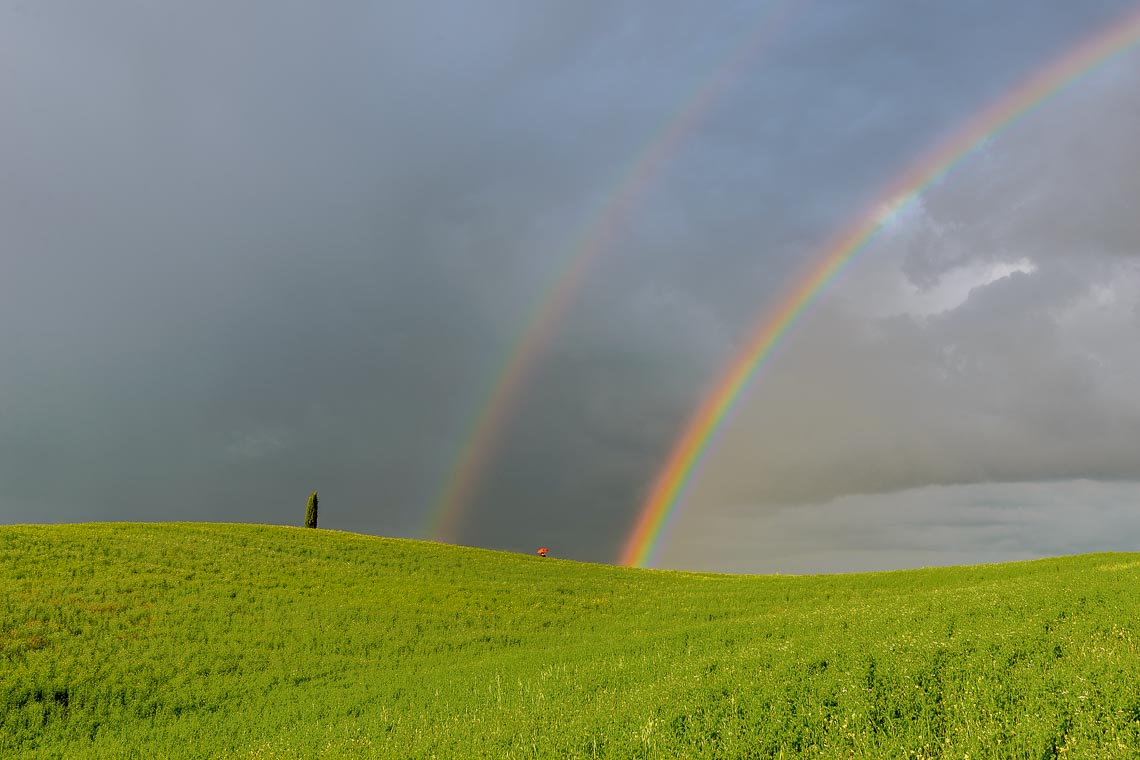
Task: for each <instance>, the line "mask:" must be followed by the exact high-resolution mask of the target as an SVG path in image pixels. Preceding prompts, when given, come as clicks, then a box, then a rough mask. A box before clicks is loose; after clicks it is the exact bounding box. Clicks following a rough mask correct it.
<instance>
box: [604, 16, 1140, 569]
mask: <svg viewBox="0 0 1140 760" xmlns="http://www.w3.org/2000/svg"><path fill="white" fill-rule="evenodd" d="M1137 42H1140V9H1137V10H1134V11H1132V12H1130V13H1128V14H1126V15H1125V16H1123V17H1122V18H1120V19H1118V20H1117V21H1116V22H1114V23H1113V24H1111V25H1110V26H1109V27H1108V28H1107V29H1105V30H1103V31H1101V32H1099V33H1097V34H1094V35H1093V36H1091V37H1089V38H1087V39H1086V40H1085V41H1084V42H1081V43H1079V44H1078V45H1077V46H1076V47H1074V48H1072V49H1070V50H1069V51H1068V52H1066V53H1065V54H1063V55H1062V56H1060V57H1059V58H1057V59H1055V60H1053V61H1052V62H1051V63H1049V64H1048V65H1047V66H1046V67H1045V68H1044V69H1041V70H1040V71H1039V72H1038V73H1036V74H1035V75H1033V76H1031V77H1030V78H1029V79H1028V80H1026V81H1024V82H1023V83H1021V84H1020V85H1019V86H1017V87H1014V88H1013V89H1012V90H1010V91H1009V92H1008V93H1007V94H1006V95H1005V96H1003V97H1002V98H1000V99H998V100H997V101H995V102H994V103H992V104H991V105H990V106H989V107H988V108H986V109H984V110H983V111H982V112H980V113H979V114H978V115H977V116H975V117H974V118H972V119H971V120H970V121H968V122H967V123H966V124H965V125H964V126H963V127H962V128H961V129H960V130H958V132H957V133H956V134H955V136H954V137H952V138H951V139H949V140H947V141H946V142H945V143H943V144H941V146H939V147H937V148H936V149H935V150H933V151H932V152H930V153H928V154H926V155H925V156H924V157H923V158H921V159H920V160H918V161H916V162H915V163H914V164H912V165H911V166H910V167H909V168H908V169H907V170H906V171H905V172H904V173H903V174H902V175H901V176H899V177H898V179H896V180H895V181H894V182H892V183H891V184H890V185H889V186H888V188H887V191H886V192H885V193H882V194H881V195H880V196H879V200H878V201H877V202H876V203H874V204H873V205H872V206H871V207H870V208H869V209H868V210H867V211H865V212H864V213H863V214H861V215H860V216H858V217H856V219H855V220H854V222H853V223H852V224H851V225H850V226H848V227H847V228H846V229H845V230H844V231H843V232H842V233H841V234H840V235H838V236H837V237H835V238H833V239H832V240H831V241H830V243H829V244H828V245H826V246H825V247H824V249H823V251H822V253H821V254H820V255H818V256H817V257H814V258H813V261H817V262H818V263H817V264H815V265H814V266H813V267H812V268H811V269H810V270H809V271H808V272H807V274H806V275H805V276H803V277H802V278H800V279H799V280H798V282H797V284H796V285H795V287H794V288H792V289H791V290H790V291H789V292H788V293H787V294H785V295H784V296H783V297H782V298H781V299H780V300H779V301H778V302H777V303H776V304H775V306H774V308H772V309H771V310H769V311H768V312H766V313H765V315H764V316H763V318H762V319H760V321H759V322H758V323H757V325H756V327H755V328H754V330H753V331H752V332H751V338H750V339H749V340H748V342H747V344H746V345H745V346H744V347H743V348H742V349H741V350H740V351H739V352H738V353H737V354H736V356H735V358H734V359H733V360H732V362H731V363H730V364H729V367H728V369H727V371H725V372H724V373H723V374H722V375H721V376H720V378H719V380H718V381H717V383H716V384H715V385H714V386H713V387H712V389H711V391H709V392H708V393H707V394H706V395H705V397H704V399H703V400H702V402H701V404H700V406H699V407H698V408H697V410H696V412H695V413H694V414H693V415H692V416H691V417H690V418H689V421H688V423H687V425H686V426H685V428H684V431H683V433H682V435H681V437H680V438H679V439H678V440H677V441H676V443H675V444H674V445H673V448H672V450H671V451H670V453H669V458H668V459H667V460H666V463H665V466H664V467H663V468H662V469H661V470H660V472H659V473H658V475H657V477H656V479H655V480H654V482H653V486H652V490H651V491H650V493H649V497H648V499H647V500H646V501H645V503H644V504H643V506H642V509H641V511H640V513H639V515H638V518H637V521H636V524H635V525H634V528H633V530H632V532H631V533H630V534H629V536H628V538H627V539H626V542H625V545H624V547H623V549H622V552H621V555H620V557H619V559H618V561H619V563H620V564H622V565H627V566H635V567H646V566H648V565H650V564H651V562H652V560H653V557H654V553H655V551H656V550H657V548H658V547H659V546H660V545H661V543H662V542H663V539H664V538H665V536H666V535H667V534H668V528H669V525H670V523H671V522H672V519H673V517H674V516H675V514H676V511H677V507H678V505H679V504H680V503H681V500H682V497H683V495H684V493H685V490H686V487H687V486H688V484H689V481H690V480H691V479H692V476H693V473H694V472H695V471H696V470H697V469H698V467H699V465H700V463H701V460H702V459H703V457H704V455H705V453H706V452H707V451H708V449H709V447H710V444H711V442H712V441H713V439H714V438H715V436H716V433H717V431H718V430H719V429H720V428H721V426H722V425H723V424H724V421H725V420H726V419H727V417H728V415H729V413H730V412H731V411H732V408H733V406H734V405H735V404H736V401H737V399H739V398H740V396H741V394H742V393H743V392H744V390H745V389H746V388H747V387H748V385H749V384H750V382H751V381H752V379H753V378H754V377H755V375H756V373H757V371H758V370H759V369H760V368H761V367H762V366H763V365H764V363H765V360H766V359H767V358H768V357H769V356H770V355H771V353H772V350H773V349H774V348H775V347H776V345H777V344H779V342H780V340H781V339H782V338H783V337H784V336H785V335H786V334H787V333H788V330H789V329H790V328H791V327H792V326H793V325H794V324H795V323H796V321H797V319H798V318H799V317H800V315H801V314H803V312H804V310H805V309H807V308H808V307H809V306H810V305H811V304H812V303H813V302H814V301H815V299H816V298H817V297H818V296H819V294H820V292H822V291H823V290H824V288H826V287H827V285H828V284H830V283H831V282H832V281H833V280H834V279H835V278H836V277H838V276H839V274H840V273H841V272H842V271H843V269H844V268H845V267H846V266H847V265H848V264H850V263H851V261H852V260H854V259H855V257H856V256H857V255H858V254H859V253H860V252H861V251H862V250H864V249H865V248H866V247H867V244H868V243H869V242H870V241H871V240H872V239H873V238H874V237H875V234H876V233H877V232H878V231H879V230H880V229H882V228H883V226H884V225H885V224H886V223H887V222H888V221H890V219H891V218H892V217H893V216H894V215H895V214H897V213H898V211H899V210H900V209H902V208H903V207H904V206H906V205H907V204H908V203H910V202H911V201H912V200H913V199H914V198H915V197H916V196H918V195H919V194H920V193H921V192H922V191H923V190H924V189H926V188H927V187H928V186H930V185H931V184H932V183H934V182H936V181H937V180H938V179H939V178H940V177H942V176H943V175H945V174H946V173H947V172H948V171H950V170H951V169H952V168H953V167H954V166H955V165H957V164H958V163H959V162H960V161H961V160H962V159H963V158H965V157H966V156H967V155H969V154H970V153H971V152H972V151H973V150H974V149H976V148H977V147H978V146H979V145H981V144H982V143H983V142H984V141H985V140H987V139H988V138H991V137H993V136H995V135H997V134H998V133H1000V132H1001V131H1002V130H1004V129H1006V128H1007V127H1009V126H1010V125H1011V124H1013V123H1014V122H1015V121H1017V120H1018V119H1019V118H1020V117H1022V116H1024V115H1025V114H1026V113H1028V112H1029V111H1030V110H1032V109H1034V108H1035V107H1037V106H1039V105H1041V104H1042V103H1043V102H1044V101H1045V100H1047V99H1048V98H1049V97H1050V96H1051V95H1054V94H1056V93H1057V92H1059V91H1060V90H1062V89H1064V88H1065V87H1066V86H1067V85H1069V84H1071V83H1072V82H1074V81H1075V80H1077V79H1079V78H1080V77H1081V76H1083V75H1084V74H1086V73H1088V72H1089V71H1091V70H1092V69H1094V68H1096V67H1097V66H1098V65H1100V64H1102V63H1104V62H1105V61H1107V60H1109V59H1110V58H1113V57H1114V56H1116V55H1119V54H1121V53H1123V52H1124V51H1126V50H1128V49H1130V48H1131V47H1133V46H1135V45H1136V44H1137Z"/></svg>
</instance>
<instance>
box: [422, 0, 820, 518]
mask: <svg viewBox="0 0 1140 760" xmlns="http://www.w3.org/2000/svg"><path fill="white" fill-rule="evenodd" d="M804 2H806V0H788V1H787V2H785V3H784V4H783V5H782V6H779V7H778V9H777V10H776V11H775V12H773V13H771V14H768V15H766V16H765V17H764V18H763V19H762V20H761V22H760V24H759V25H758V26H757V27H756V29H755V30H754V31H753V32H752V33H751V34H749V35H748V36H747V37H746V38H745V39H744V41H743V43H742V44H740V45H738V46H736V47H735V48H734V51H733V53H732V55H730V56H729V57H728V59H727V61H726V62H725V63H724V64H722V65H721V66H719V67H718V68H717V69H716V71H715V73H714V75H713V77H712V78H711V79H710V80H708V81H707V82H706V83H705V84H703V85H702V86H701V87H699V88H698V89H697V91H696V93H695V94H694V95H692V96H690V97H688V98H686V99H685V101H684V104H685V105H684V106H683V107H682V108H681V109H679V110H678V111H677V112H676V114H675V115H674V116H673V117H672V118H671V119H670V120H669V121H668V122H667V123H666V125H665V127H664V128H663V129H661V130H659V131H658V132H657V133H656V136H655V137H654V138H653V140H651V141H650V143H649V146H648V148H646V149H645V150H644V151H642V152H641V153H640V154H638V156H637V157H636V159H635V160H634V161H633V162H632V164H631V166H630V168H629V169H627V170H626V171H624V172H622V173H621V174H620V175H619V176H620V177H622V179H621V180H620V181H619V182H617V183H616V189H615V190H614V191H613V192H612V193H611V194H610V195H609V196H608V197H607V199H606V202H605V203H604V204H602V206H601V211H600V212H599V213H597V214H595V215H593V216H592V217H591V218H592V221H591V223H589V224H587V225H586V227H585V231H584V232H583V233H582V234H581V235H579V236H578V237H577V240H578V242H577V244H576V245H574V246H573V247H572V249H571V251H572V253H571V254H570V255H569V256H568V257H567V258H566V261H565V263H564V264H563V266H562V267H561V268H560V269H559V271H557V272H556V273H555V275H554V277H553V278H552V279H551V280H550V284H549V285H548V286H547V288H546V289H545V290H544V291H543V292H542V293H541V294H540V295H539V297H538V299H537V300H536V301H535V305H534V307H533V308H532V309H531V311H530V315H529V317H528V318H527V319H526V320H525V322H524V325H525V327H524V328H523V330H522V333H521V335H520V336H519V338H518V340H517V341H515V343H514V344H513V345H512V348H511V350H510V352H509V354H508V357H507V360H506V362H505V363H504V364H503V365H502V368H501V369H500V370H499V372H498V373H497V374H496V375H495V377H494V380H493V382H492V383H491V385H490V388H489V389H488V390H487V391H486V392H485V393H484V394H483V396H482V399H483V400H482V402H481V403H480V404H479V406H478V407H477V409H476V412H475V414H474V416H473V417H472V419H471V420H470V422H469V423H468V425H467V426H466V430H467V432H466V434H465V435H464V436H463V439H462V440H463V443H462V445H461V447H460V449H459V452H458V454H457V455H456V457H455V459H454V461H453V463H452V465H451V467H450V469H449V471H448V474H447V477H446V479H445V480H444V482H443V487H442V488H441V489H440V492H439V494H438V496H437V497H436V500H435V504H434V505H433V507H432V509H431V510H430V515H431V518H430V521H429V525H428V530H427V533H428V534H429V535H430V536H431V537H432V538H434V539H435V540H437V541H448V540H454V539H455V535H456V532H457V530H458V527H459V521H460V519H461V517H462V515H463V513H464V511H465V509H466V507H467V505H468V504H469V503H470V502H471V500H472V497H473V495H474V492H475V489H476V487H477V485H478V481H479V476H480V475H481V473H483V472H484V470H485V468H486V465H487V461H488V459H489V458H490V456H491V454H492V453H494V448H495V444H496V442H497V440H498V438H499V436H500V434H501V431H502V427H503V423H504V422H505V421H506V419H507V417H508V413H509V411H510V405H511V402H512V401H514V400H515V399H517V398H518V397H519V391H520V390H521V388H522V385H523V383H524V381H525V380H526V378H527V377H529V376H530V374H531V370H532V368H533V367H534V365H535V363H536V361H537V359H538V356H539V355H540V353H541V351H542V348H543V347H544V346H547V345H549V344H550V341H551V338H552V336H553V334H554V332H555V330H556V328H557V327H558V325H559V324H560V323H561V321H562V318H563V316H564V315H565V314H566V312H567V310H568V309H569V307H570V305H571V303H572V302H573V300H574V296H575V295H576V294H577V292H578V290H579V289H580V288H581V286H582V283H583V281H584V280H585V279H586V275H587V273H588V272H589V270H590V267H591V265H592V264H593V263H594V261H595V260H596V259H598V257H599V256H601V254H602V252H603V251H605V250H607V249H608V248H609V247H610V246H611V244H612V243H613V242H614V241H615V240H616V239H617V238H618V236H619V234H620V232H621V228H622V224H623V222H624V221H625V219H626V218H627V217H628V215H629V214H630V212H631V210H632V209H633V208H635V207H636V205H637V202H638V201H639V200H640V199H641V198H642V197H643V196H644V194H645V192H646V190H647V189H648V188H649V187H650V186H651V185H652V182H653V180H654V179H655V178H656V177H657V176H658V175H659V174H660V173H661V171H662V169H663V168H664V166H665V165H666V164H667V163H668V162H669V160H670V159H671V158H672V157H673V156H674V155H676V153H677V150H678V148H679V146H680V145H681V144H682V143H683V142H684V140H685V138H686V137H688V136H689V134H691V133H692V132H693V130H694V129H695V128H696V127H697V125H698V124H699V123H700V121H701V120H702V119H703V118H704V116H705V115H706V114H707V113H708V112H709V110H710V109H711V108H712V107H713V105H714V104H715V103H716V102H717V101H718V100H719V99H720V96H721V95H722V94H723V93H724V91H725V90H726V89H728V87H729V86H730V85H731V84H732V83H733V82H734V81H736V79H737V78H738V76H739V75H740V73H741V72H742V71H743V70H744V69H745V68H746V67H747V66H748V65H749V64H751V63H752V62H753V61H754V60H755V59H756V58H757V57H758V56H759V54H760V53H761V52H762V51H763V50H764V49H765V48H766V47H767V44H768V42H769V41H770V40H772V39H773V38H774V37H775V36H776V34H777V33H779V32H780V31H781V30H782V29H783V28H784V27H785V26H786V25H787V23H788V22H789V21H790V20H791V18H792V16H793V13H792V11H793V10H795V9H797V8H798V7H799V6H800V5H801V4H803V3H804Z"/></svg>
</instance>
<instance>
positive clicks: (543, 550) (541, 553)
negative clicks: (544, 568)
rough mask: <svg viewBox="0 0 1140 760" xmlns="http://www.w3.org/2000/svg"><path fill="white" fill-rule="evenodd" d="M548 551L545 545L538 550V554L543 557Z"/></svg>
mask: <svg viewBox="0 0 1140 760" xmlns="http://www.w3.org/2000/svg"><path fill="white" fill-rule="evenodd" d="M549 552H550V550H549V549H547V548H546V547H545V546H544V547H542V548H541V549H539V550H538V556H540V557H545V556H546V555H547V554H548V553H549Z"/></svg>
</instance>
